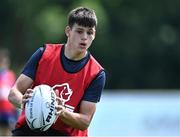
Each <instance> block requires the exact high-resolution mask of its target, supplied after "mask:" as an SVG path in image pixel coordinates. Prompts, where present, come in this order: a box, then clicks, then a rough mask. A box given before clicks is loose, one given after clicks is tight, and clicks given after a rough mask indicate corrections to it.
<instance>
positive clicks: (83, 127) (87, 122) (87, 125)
mask: <svg viewBox="0 0 180 137" xmlns="http://www.w3.org/2000/svg"><path fill="white" fill-rule="evenodd" d="M89 125H90V121H86V122H84V123H83V124H82V125H81V126H80V130H82V131H84V130H87V129H88V127H89Z"/></svg>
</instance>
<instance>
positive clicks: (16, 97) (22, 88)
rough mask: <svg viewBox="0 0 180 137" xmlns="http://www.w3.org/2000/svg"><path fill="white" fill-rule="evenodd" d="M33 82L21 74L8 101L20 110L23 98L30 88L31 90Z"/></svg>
mask: <svg viewBox="0 0 180 137" xmlns="http://www.w3.org/2000/svg"><path fill="white" fill-rule="evenodd" d="M32 83H33V80H32V79H31V78H29V77H27V76H26V75H24V74H21V75H20V76H19V77H18V79H17V80H16V82H15V84H14V86H13V87H12V88H11V90H10V93H9V96H8V99H9V101H10V102H11V103H12V104H13V105H14V106H15V107H18V108H21V105H22V102H23V101H22V98H23V95H24V93H25V92H26V91H27V89H28V88H31V86H32Z"/></svg>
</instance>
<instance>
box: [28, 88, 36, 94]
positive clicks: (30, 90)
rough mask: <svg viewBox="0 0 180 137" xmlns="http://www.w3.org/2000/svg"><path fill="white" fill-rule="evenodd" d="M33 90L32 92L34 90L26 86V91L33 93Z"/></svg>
mask: <svg viewBox="0 0 180 137" xmlns="http://www.w3.org/2000/svg"><path fill="white" fill-rule="evenodd" d="M33 92H34V90H33V89H31V88H28V89H27V91H26V93H33Z"/></svg>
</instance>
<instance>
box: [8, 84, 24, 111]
mask: <svg viewBox="0 0 180 137" xmlns="http://www.w3.org/2000/svg"><path fill="white" fill-rule="evenodd" d="M22 96H23V95H22V93H21V92H19V91H18V90H17V89H15V88H12V89H11V90H10V94H9V96H8V99H9V101H10V102H11V103H12V104H13V105H14V106H15V107H17V108H21V106H22Z"/></svg>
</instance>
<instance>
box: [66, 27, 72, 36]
mask: <svg viewBox="0 0 180 137" xmlns="http://www.w3.org/2000/svg"><path fill="white" fill-rule="evenodd" d="M70 30H71V28H70V27H69V26H66V28H65V34H66V36H67V37H69V35H70Z"/></svg>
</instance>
